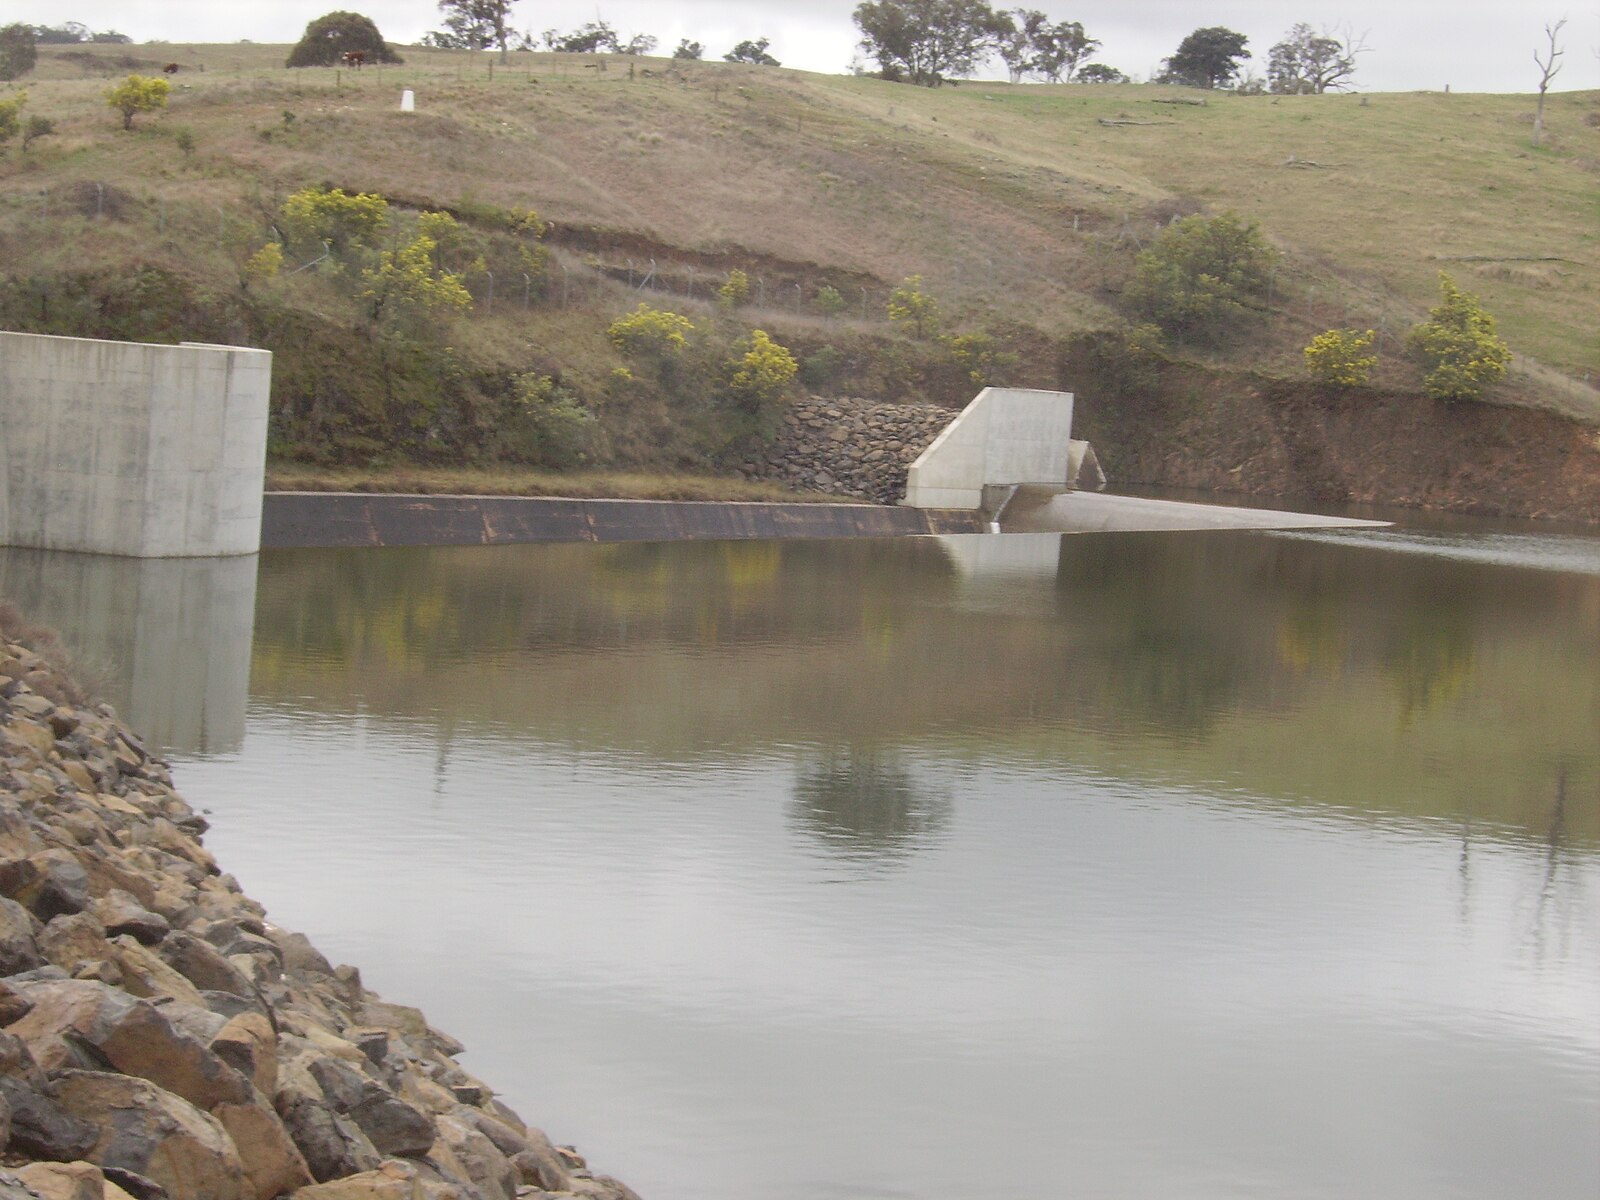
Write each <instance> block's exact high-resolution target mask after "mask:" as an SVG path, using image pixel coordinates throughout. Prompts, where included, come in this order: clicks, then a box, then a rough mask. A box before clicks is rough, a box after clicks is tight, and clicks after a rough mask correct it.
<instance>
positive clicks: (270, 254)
mask: <svg viewBox="0 0 1600 1200" xmlns="http://www.w3.org/2000/svg"><path fill="white" fill-rule="evenodd" d="M281 270H283V247H282V246H280V245H278V243H277V242H268V243H266V245H264V246H262V247H261V248H260V249H259V250H257V251H256V252H255V253H254V254H252V255H251V256H250V257H249V258H247V259H245V262H244V266H243V267H241V268H240V270H239V278H240V281H241V282H242V283H243V284H244V285H245V286H246V287H248V286H249V285H250V284H252V283H259V282H260V281H261V280H263V279H271V278H273V277H274V276H276V275H277V274H278V272H279V271H281Z"/></svg>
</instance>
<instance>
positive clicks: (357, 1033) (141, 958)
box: [0, 637, 636, 1200]
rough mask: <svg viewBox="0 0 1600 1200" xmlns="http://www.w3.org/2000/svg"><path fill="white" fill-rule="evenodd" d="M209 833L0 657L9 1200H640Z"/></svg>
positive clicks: (130, 750) (85, 716) (33, 666)
mask: <svg viewBox="0 0 1600 1200" xmlns="http://www.w3.org/2000/svg"><path fill="white" fill-rule="evenodd" d="M205 829H206V821H205V819H204V817H202V816H200V815H199V814H197V813H196V812H195V811H194V810H193V809H191V808H190V807H189V806H188V805H187V804H186V803H185V802H184V801H183V800H182V798H181V797H179V795H178V794H177V793H176V792H175V791H174V790H173V787H172V780H171V777H170V774H169V772H168V770H167V768H166V766H165V764H163V763H162V762H160V761H158V760H157V759H156V758H155V757H153V756H152V755H151V754H150V753H149V752H148V751H147V750H146V749H145V748H144V747H143V746H141V745H140V743H139V740H138V738H137V737H136V736H135V735H134V734H133V733H132V732H131V731H129V730H128V729H127V728H125V727H124V726H123V725H122V724H121V723H120V722H119V721H118V720H117V719H116V715H115V713H113V712H112V711H111V710H110V709H109V708H107V707H105V706H104V705H96V704H93V703H90V702H88V701H87V700H86V699H85V698H84V697H83V696H82V695H81V694H79V693H77V692H76V691H75V690H74V686H73V684H72V682H71V680H70V679H69V678H67V677H66V676H65V675H64V674H63V673H62V672H61V671H60V670H58V669H57V668H56V667H54V666H53V665H52V664H51V663H50V662H49V661H48V660H46V659H45V658H43V657H41V655H40V654H38V653H36V652H35V651H34V650H33V649H31V648H30V647H29V646H27V645H24V644H22V643H21V642H19V641H17V640H13V639H11V638H9V637H0V977H3V978H0V1148H3V1154H0V1200H10V1198H13V1197H19V1198H20V1197H35V1198H40V1197H42V1198H45V1200H58V1198H59V1200H123V1198H124V1197H134V1198H135V1200H155V1198H159V1197H170V1198H171V1200H272V1198H274V1197H282V1196H288V1197H293V1198H294V1200H518V1198H523V1197H545V1196H577V1197H585V1198H588V1200H636V1197H634V1194H633V1192H632V1191H630V1190H629V1189H628V1188H627V1187H626V1186H625V1185H623V1184H621V1183H618V1182H617V1181H615V1180H613V1179H609V1178H607V1177H605V1176H597V1175H594V1174H593V1173H591V1172H590V1171H589V1170H588V1168H587V1167H586V1165H585V1163H584V1161H583V1159H582V1158H581V1157H579V1156H578V1154H577V1153H576V1152H575V1151H573V1150H571V1149H570V1148H565V1147H557V1146H553V1145H552V1144H551V1143H550V1140H549V1139H548V1138H547V1137H546V1136H545V1135H544V1134H543V1133H541V1132H540V1131H539V1130H537V1129H532V1128H529V1127H528V1126H527V1125H526V1124H525V1123H524V1122H523V1121H522V1120H521V1119H520V1118H519V1117H518V1116H517V1115H516V1113H514V1112H512V1111H511V1110H510V1109H509V1108H507V1107H506V1106H505V1105H504V1104H502V1103H501V1102H500V1101H499V1100H497V1099H495V1095H494V1092H493V1090H492V1089H491V1088H490V1087H489V1086H488V1085H487V1084H485V1083H483V1082H482V1081H480V1080H478V1079H475V1078H473V1077H472V1076H470V1075H468V1074H467V1072H466V1071H464V1070H462V1068H461V1067H460V1066H459V1065H458V1064H457V1063H456V1062H455V1057H456V1056H457V1055H459V1054H460V1053H461V1051H462V1046H461V1045H460V1043H458V1042H457V1041H455V1040H454V1039H453V1038H451V1037H450V1036H449V1035H447V1034H444V1033H441V1032H439V1031H438V1030H436V1029H434V1028H432V1027H431V1026H430V1025H429V1024H428V1022H427V1020H426V1019H425V1018H424V1017H423V1014H422V1013H421V1012H419V1011H417V1010H416V1009H414V1008H407V1007H405V1006H403V1005H399V1004H390V1003H386V1002H384V1001H383V1000H381V999H379V998H378V997H377V996H376V995H375V994H373V993H372V992H370V991H368V990H367V989H366V988H364V987H363V986H362V985H361V976H360V974H359V972H358V971H357V970H356V969H355V968H354V967H348V966H337V967H336V966H333V965H331V964H330V963H329V962H328V960H327V959H325V958H324V957H323V956H322V955H321V954H319V953H318V952H317V950H316V949H315V947H313V946H312V945H311V944H310V942H308V941H307V940H306V938H305V937H304V936H302V935H300V934H297V933H290V932H288V931H287V930H284V929H280V928H278V927H277V926H275V925H273V924H272V923H271V922H270V921H268V920H267V919H266V912H265V910H264V909H263V908H262V906H261V905H260V904H258V903H256V902H255V901H254V900H252V899H250V898H249V897H248V896H245V895H243V894H242V893H241V891H240V889H239V885H238V884H237V883H236V882H235V881H234V880H233V878H232V877H231V876H229V875H226V874H224V873H222V871H221V870H220V869H219V867H218V866H217V864H216V862H215V861H214V860H213V859H212V857H211V855H210V853H208V852H207V851H206V849H205V848H204V847H203V846H202V845H201V842H200V836H201V834H202V833H204V832H205Z"/></svg>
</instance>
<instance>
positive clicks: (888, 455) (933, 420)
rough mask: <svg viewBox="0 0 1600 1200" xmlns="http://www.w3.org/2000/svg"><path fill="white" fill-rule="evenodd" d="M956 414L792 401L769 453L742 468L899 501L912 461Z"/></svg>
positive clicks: (810, 487)
mask: <svg viewBox="0 0 1600 1200" xmlns="http://www.w3.org/2000/svg"><path fill="white" fill-rule="evenodd" d="M955 416H956V413H955V410H953V409H948V408H943V407H941V406H939V405H937V404H879V403H876V402H874V401H870V400H860V399H852V398H848V397H841V398H838V399H833V400H824V399H823V398H822V397H821V396H811V397H808V398H807V399H805V400H802V401H800V402H798V403H796V404H794V405H791V406H790V408H789V409H788V410H787V411H786V412H785V413H784V414H783V424H782V427H781V428H780V429H779V431H778V435H777V436H776V437H775V438H774V439H773V440H772V442H771V443H770V444H769V445H768V446H767V447H766V452H765V453H764V454H763V455H761V456H760V457H757V458H753V459H751V460H750V461H748V462H746V463H744V464H743V466H742V468H741V471H742V473H743V475H744V476H745V477H746V478H747V479H769V480H775V481H777V482H780V483H784V484H787V485H788V486H790V487H793V488H798V489H800V490H803V491H814V492H826V493H828V494H830V495H837V496H853V497H855V498H856V499H859V500H870V501H872V502H873V503H875V504H895V503H898V502H899V500H900V499H901V498H902V497H903V496H904V495H905V494H906V468H907V467H909V466H910V465H911V464H912V463H913V462H914V461H915V460H916V458H917V456H918V455H919V454H921V453H922V452H923V451H924V450H926V449H927V448H928V446H929V444H930V443H931V442H932V441H933V439H934V438H936V437H938V436H939V434H940V433H942V432H943V431H944V427H945V426H946V425H948V424H950V422H951V421H952V420H954V419H955Z"/></svg>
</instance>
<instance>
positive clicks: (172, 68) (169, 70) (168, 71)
mask: <svg viewBox="0 0 1600 1200" xmlns="http://www.w3.org/2000/svg"><path fill="white" fill-rule="evenodd" d="M161 73H162V74H163V75H176V74H177V73H178V64H177V63H168V64H167V65H166V66H164V67H162V68H161Z"/></svg>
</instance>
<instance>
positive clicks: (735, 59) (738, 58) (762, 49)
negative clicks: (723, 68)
mask: <svg viewBox="0 0 1600 1200" xmlns="http://www.w3.org/2000/svg"><path fill="white" fill-rule="evenodd" d="M771 44H772V43H771V42H770V41H768V40H767V39H766V38H756V39H755V40H754V41H751V40H750V39H749V38H746V39H745V40H744V41H742V42H740V43H739V44H738V45H737V46H735V47H734V48H733V49H732V50H729V51H728V52H727V53H726V54H724V55H723V56H722V61H723V62H731V63H749V64H750V65H751V66H752V67H781V66H783V64H782V63H781V62H779V61H778V60H777V59H775V58H773V57H772V55H770V54H768V53H767V47H768V46H770V45H771Z"/></svg>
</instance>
